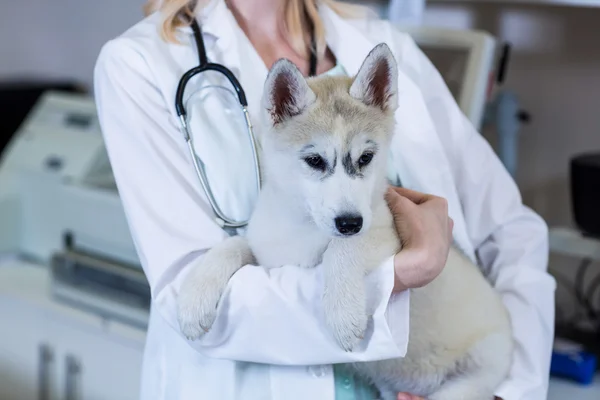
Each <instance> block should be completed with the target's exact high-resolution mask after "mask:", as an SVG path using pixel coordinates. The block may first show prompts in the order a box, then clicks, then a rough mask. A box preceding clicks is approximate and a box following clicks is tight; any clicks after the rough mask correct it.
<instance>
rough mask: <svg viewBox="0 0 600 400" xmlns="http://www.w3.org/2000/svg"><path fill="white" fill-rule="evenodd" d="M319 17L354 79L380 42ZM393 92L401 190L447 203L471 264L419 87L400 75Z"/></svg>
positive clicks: (328, 16) (394, 157) (394, 151)
mask: <svg viewBox="0 0 600 400" xmlns="http://www.w3.org/2000/svg"><path fill="white" fill-rule="evenodd" d="M320 12H321V16H322V18H323V21H324V23H325V29H326V32H327V44H328V46H329V47H330V49H331V51H332V52H333V53H334V54H335V57H336V58H337V61H338V63H340V64H342V65H343V67H344V68H345V69H346V71H347V73H348V74H349V75H352V76H353V75H355V74H356V73H357V72H358V70H359V69H360V67H361V65H362V63H363V61H364V59H365V57H366V56H367V55H368V54H369V52H370V51H371V50H372V49H373V48H374V47H375V46H376V45H377V44H379V42H371V41H370V40H369V39H368V38H367V37H366V36H365V34H364V33H362V32H360V31H359V30H358V29H357V28H356V27H355V26H353V25H351V24H350V23H349V22H347V21H344V20H343V19H342V18H341V17H339V16H338V15H337V14H335V13H334V12H333V10H331V9H330V8H328V7H322V8H321V11H320ZM388 39H392V38H388ZM381 41H383V40H381ZM390 42H393V41H392V40H390ZM392 51H395V49H392ZM398 88H399V90H398V110H397V111H396V114H395V116H396V130H395V133H394V136H393V139H392V143H391V149H390V150H391V161H390V162H391V163H392V168H393V169H395V170H396V172H397V173H398V174H399V176H400V181H401V183H402V186H404V187H407V188H411V189H414V190H418V191H422V192H425V193H431V194H435V195H439V196H442V197H444V198H446V199H447V200H448V208H449V214H450V217H452V219H453V220H454V238H455V241H456V242H457V243H458V244H459V245H460V246H461V248H462V250H463V251H464V252H465V253H466V254H467V255H468V256H469V257H471V259H473V260H474V251H473V246H472V244H471V242H470V240H469V236H468V233H467V229H466V224H465V221H464V217H463V213H462V210H461V205H460V199H459V197H458V193H457V191H456V186H455V182H454V179H453V176H452V174H451V171H450V169H449V162H448V159H447V157H446V154H445V153H444V150H443V148H442V144H441V142H440V140H439V139H438V135H437V132H436V131H435V126H434V125H433V122H432V120H431V116H430V114H429V111H428V110H427V108H426V106H425V101H424V99H423V97H422V95H421V92H420V90H419V88H418V87H417V86H416V85H415V84H414V82H413V81H412V80H410V79H409V77H408V76H406V75H405V74H403V73H402V72H401V71H400V72H399V76H398Z"/></svg>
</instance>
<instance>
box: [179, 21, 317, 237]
mask: <svg viewBox="0 0 600 400" xmlns="http://www.w3.org/2000/svg"><path fill="white" fill-rule="evenodd" d="M191 27H192V31H193V32H194V39H195V42H196V47H197V49H198V58H199V60H200V63H199V64H198V66H197V67H194V68H192V69H190V70H189V71H187V72H186V73H185V74H183V76H182V77H181V79H180V80H179V84H178V85H177V93H176V95H175V110H176V112H177V116H178V117H179V123H180V126H181V131H182V132H183V136H184V139H185V141H186V143H187V147H188V150H189V152H190V156H191V158H192V162H193V164H194V169H195V170H196V175H197V176H198V179H199V181H200V185H201V186H202V188H203V189H204V192H205V193H206V197H207V198H208V202H209V203H210V206H211V208H212V209H213V212H214V213H215V215H216V216H217V223H218V224H219V225H220V226H221V227H222V228H232V229H236V228H242V227H244V226H246V225H248V222H249V220H243V221H236V220H235V219H232V218H228V217H227V216H226V215H225V213H224V212H223V211H222V210H221V208H220V207H219V205H218V204H217V200H216V198H215V196H214V194H213V192H212V190H211V188H210V184H209V183H208V179H207V177H206V173H205V171H204V167H203V166H202V165H200V163H201V162H202V161H201V160H200V159H199V157H198V156H197V155H196V152H195V151H194V143H193V137H192V135H191V134H190V130H189V125H188V123H187V112H186V110H185V107H184V105H183V93H184V91H185V86H186V85H187V83H188V81H189V80H190V79H192V78H193V77H194V76H196V75H198V74H200V73H202V72H205V71H215V72H218V73H221V74H223V75H224V76H225V77H226V78H227V80H228V81H229V82H230V83H231V85H232V86H233V88H234V89H235V93H236V94H237V98H238V101H239V103H240V106H241V109H242V112H243V113H244V119H245V121H246V129H247V132H248V139H249V140H250V147H251V149H252V156H253V158H254V174H255V178H256V185H257V187H256V190H257V192H260V189H261V173H260V164H259V159H258V151H257V144H256V138H255V136H254V130H253V129H252V122H251V121H250V114H249V113H248V101H247V99H246V94H245V93H244V89H243V88H242V85H240V82H239V81H238V80H237V79H236V77H235V75H234V74H233V73H232V72H231V71H230V70H229V69H228V68H227V67H225V66H224V65H221V64H216V63H210V62H208V58H207V56H206V48H205V46H204V39H203V37H202V30H201V29H200V25H199V24H198V22H197V21H196V19H195V18H193V19H192V21H191ZM310 50H311V51H310V69H309V74H310V76H314V75H315V74H316V70H317V54H316V42H315V37H314V32H312V31H311V49H310Z"/></svg>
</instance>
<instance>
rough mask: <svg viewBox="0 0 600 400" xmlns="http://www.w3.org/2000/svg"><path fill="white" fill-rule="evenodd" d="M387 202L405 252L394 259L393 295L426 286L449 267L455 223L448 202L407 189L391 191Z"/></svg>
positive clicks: (388, 193)
mask: <svg viewBox="0 0 600 400" xmlns="http://www.w3.org/2000/svg"><path fill="white" fill-rule="evenodd" d="M386 200H387V202H388V205H389V207H390V210H391V211H392V214H393V216H394V222H395V224H396V230H397V231H398V235H399V236H400V238H401V240H402V250H401V251H400V252H398V254H396V256H395V258H394V266H395V270H396V283H395V285H394V291H403V290H406V289H410V288H417V287H421V286H425V285H426V284H428V283H429V282H431V281H432V280H433V279H435V278H436V277H437V276H438V275H439V274H440V272H442V269H443V268H444V266H445V265H446V260H447V258H448V252H449V251H450V245H451V243H452V228H453V226H454V223H453V221H452V219H451V218H450V217H449V216H448V202H447V201H446V199H444V198H441V197H438V196H433V195H430V194H425V193H420V192H415V191H414V190H410V189H405V188H395V187H394V188H390V189H388V192H387V194H386Z"/></svg>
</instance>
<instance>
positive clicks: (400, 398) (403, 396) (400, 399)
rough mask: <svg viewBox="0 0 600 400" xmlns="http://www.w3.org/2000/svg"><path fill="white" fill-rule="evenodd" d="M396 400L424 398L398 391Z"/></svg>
mask: <svg viewBox="0 0 600 400" xmlns="http://www.w3.org/2000/svg"><path fill="white" fill-rule="evenodd" d="M397 400H425V399H424V398H423V397H419V396H414V395H412V394H408V393H398V398H397ZM494 400H502V399H501V398H500V397H498V396H496V397H494Z"/></svg>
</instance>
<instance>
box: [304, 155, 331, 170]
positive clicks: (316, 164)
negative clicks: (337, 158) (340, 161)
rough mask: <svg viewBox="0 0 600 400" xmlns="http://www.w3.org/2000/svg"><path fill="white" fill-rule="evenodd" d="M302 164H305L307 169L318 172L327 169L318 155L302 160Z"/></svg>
mask: <svg viewBox="0 0 600 400" xmlns="http://www.w3.org/2000/svg"><path fill="white" fill-rule="evenodd" d="M304 162H305V163H307V164H308V166H309V167H311V168H313V169H316V170H319V171H325V168H326V167H327V163H326V162H325V160H323V157H321V156H319V155H313V156H308V157H306V158H305V159H304Z"/></svg>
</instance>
